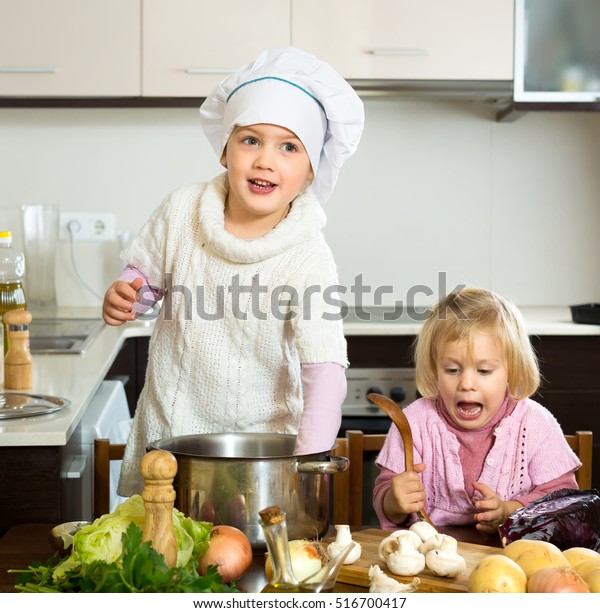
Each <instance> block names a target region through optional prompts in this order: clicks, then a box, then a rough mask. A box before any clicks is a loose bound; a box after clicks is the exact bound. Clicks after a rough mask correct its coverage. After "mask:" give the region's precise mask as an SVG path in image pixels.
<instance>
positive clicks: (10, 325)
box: [4, 310, 33, 390]
mask: <svg viewBox="0 0 600 613" xmlns="http://www.w3.org/2000/svg"><path fill="white" fill-rule="evenodd" d="M4 323H5V324H6V331H7V334H8V343H9V346H8V351H7V352H6V355H5V356H4V387H5V388H6V389H11V390H17V389H19V390H20V389H31V387H32V386H33V365H32V362H31V353H30V351H29V324H30V323H31V313H30V312H29V311H23V310H19V311H8V312H7V313H5V314H4Z"/></svg>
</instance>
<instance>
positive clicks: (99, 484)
mask: <svg viewBox="0 0 600 613" xmlns="http://www.w3.org/2000/svg"><path fill="white" fill-rule="evenodd" d="M124 453H125V444H120V443H119V444H111V442H110V441H109V440H108V439H107V438H97V439H95V440H94V519H97V518H98V517H100V516H101V515H105V514H106V513H109V512H110V463H111V461H112V460H122V459H123V454H124Z"/></svg>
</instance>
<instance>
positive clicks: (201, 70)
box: [185, 66, 236, 74]
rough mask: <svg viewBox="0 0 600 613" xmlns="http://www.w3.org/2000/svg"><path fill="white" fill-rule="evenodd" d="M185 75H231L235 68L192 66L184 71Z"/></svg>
mask: <svg viewBox="0 0 600 613" xmlns="http://www.w3.org/2000/svg"><path fill="white" fill-rule="evenodd" d="M185 71H186V73H187V74H231V73H232V72H235V71H236V69H235V68H196V67H194V66H192V67H190V68H186V69H185Z"/></svg>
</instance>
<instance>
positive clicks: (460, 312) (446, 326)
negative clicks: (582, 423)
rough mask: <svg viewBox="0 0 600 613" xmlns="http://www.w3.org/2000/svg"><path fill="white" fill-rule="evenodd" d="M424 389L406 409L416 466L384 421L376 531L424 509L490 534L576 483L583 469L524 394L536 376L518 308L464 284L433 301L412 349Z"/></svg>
mask: <svg viewBox="0 0 600 613" xmlns="http://www.w3.org/2000/svg"><path fill="white" fill-rule="evenodd" d="M415 365H416V378H417V388H418V389H419V391H420V392H421V394H422V395H423V396H424V397H423V398H420V399H419V400H417V401H415V402H413V403H412V404H411V405H410V406H408V407H407V408H406V409H405V410H404V413H405V415H406V417H407V418H408V421H409V423H410V426H411V431H412V436H413V444H414V458H415V466H414V468H415V470H414V471H411V472H408V471H406V470H405V465H404V453H403V451H404V446H403V443H402V440H401V438H400V434H399V432H398V429H397V428H396V426H392V427H391V428H390V431H389V433H388V436H387V439H386V442H385V444H384V446H383V448H382V450H381V453H380V454H379V456H378V458H377V461H376V463H377V466H378V467H379V470H380V473H379V475H378V476H377V479H376V481H375V488H374V493H373V496H374V500H373V506H374V508H375V511H376V513H377V516H378V518H379V521H380V523H381V527H382V528H384V529H388V530H392V529H395V528H396V527H397V526H398V525H402V524H405V523H409V522H411V521H414V520H415V519H416V516H415V515H413V514H415V513H417V512H419V511H421V510H423V509H425V510H426V511H427V514H428V515H429V518H430V519H431V521H432V522H433V523H434V524H435V525H438V526H445V525H446V526H447V525H466V524H475V525H476V528H477V529H478V530H481V531H483V532H492V531H494V530H496V529H497V528H498V526H499V525H501V524H503V523H504V522H505V521H506V519H507V518H508V516H509V514H510V513H512V512H513V511H514V510H516V509H518V508H520V507H522V506H526V505H528V504H530V503H531V502H532V501H534V500H536V499H537V498H541V497H542V496H544V495H546V494H549V493H550V492H554V491H556V490H559V489H561V488H577V482H576V480H575V476H574V472H575V470H577V468H579V466H581V463H580V462H579V459H578V458H577V456H576V455H575V454H574V453H573V451H571V449H570V447H569V446H568V444H567V442H566V441H565V437H564V435H563V432H562V430H561V428H560V425H559V424H558V422H557V421H556V419H555V418H554V416H553V415H552V414H551V413H550V412H549V411H548V410H547V409H545V408H544V407H542V406H541V405H540V404H538V403H537V402H535V401H533V400H531V399H530V398H528V396H530V395H532V394H533V393H535V391H536V389H537V387H538V385H539V382H540V375H539V371H538V365H537V360H536V357H535V354H534V352H533V349H532V347H531V343H530V341H529V337H528V335H527V332H526V330H525V325H524V323H523V320H522V317H521V315H520V313H519V311H518V310H517V309H516V308H515V307H514V306H513V305H512V304H511V303H510V302H509V301H507V300H505V299H504V298H502V297H500V296H498V295H497V294H495V293H493V292H491V291H488V290H484V289H478V288H471V289H463V290H461V291H460V292H458V293H453V294H450V295H449V296H447V297H446V298H444V299H443V300H441V301H440V302H439V303H438V305H437V306H436V307H435V308H434V309H433V311H432V313H431V315H430V316H429V318H428V319H427V321H426V322H425V324H424V325H423V329H422V331H421V333H420V334H419V336H418V339H417V343H416V347H415Z"/></svg>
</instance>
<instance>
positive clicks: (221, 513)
mask: <svg viewBox="0 0 600 613" xmlns="http://www.w3.org/2000/svg"><path fill="white" fill-rule="evenodd" d="M295 442H296V437H295V436H293V435H288V434H255V433H250V434H245V433H243V434H242V433H231V434H190V435H187V436H176V437H173V438H165V439H161V440H159V441H155V442H153V443H150V445H148V450H152V449H163V450H166V451H170V452H171V453H172V454H173V455H174V456H175V458H176V460H177V475H176V476H175V480H174V482H173V487H174V488H175V492H176V494H177V498H176V500H175V506H176V507H177V508H178V509H179V510H180V511H183V513H185V515H188V516H189V517H191V518H192V519H196V520H204V521H210V522H212V523H214V524H227V525H230V526H236V527H237V528H239V529H240V530H242V531H243V532H244V533H245V534H246V536H247V537H248V539H249V540H250V543H251V544H252V547H253V548H255V549H264V548H265V547H266V545H265V540H264V536H263V532H262V528H261V527H260V524H259V515H258V512H259V511H261V510H262V509H264V508H266V507H268V506H271V505H274V504H277V505H279V506H280V507H281V509H282V510H283V511H285V513H286V517H287V526H288V536H289V539H290V540H292V539H300V538H316V537H321V536H323V535H324V534H325V533H326V532H327V529H328V528H329V517H330V507H331V487H330V486H331V483H330V480H331V475H332V474H334V473H338V472H343V471H345V470H346V469H347V468H348V465H349V461H348V459H347V458H343V457H334V456H330V455H329V451H324V452H322V453H314V454H308V455H301V456H295V455H293V451H294V445H295Z"/></svg>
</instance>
